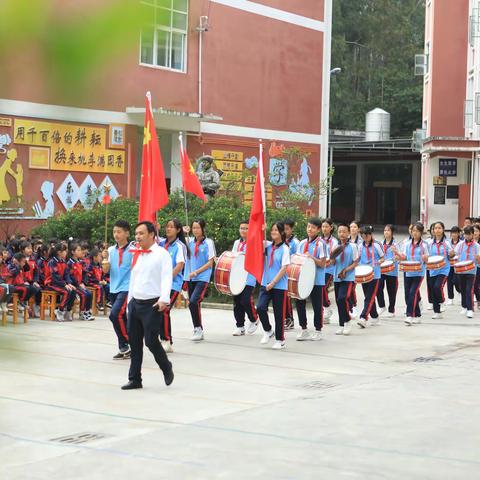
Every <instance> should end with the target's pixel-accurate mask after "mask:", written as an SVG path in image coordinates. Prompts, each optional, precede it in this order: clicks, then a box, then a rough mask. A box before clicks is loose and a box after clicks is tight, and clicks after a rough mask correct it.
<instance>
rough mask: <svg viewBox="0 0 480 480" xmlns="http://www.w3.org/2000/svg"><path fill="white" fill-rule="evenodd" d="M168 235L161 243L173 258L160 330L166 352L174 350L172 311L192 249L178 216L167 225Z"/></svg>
mask: <svg viewBox="0 0 480 480" xmlns="http://www.w3.org/2000/svg"><path fill="white" fill-rule="evenodd" d="M165 235H166V237H165V238H163V239H161V240H160V242H159V245H160V246H161V247H163V248H165V250H167V252H168V253H169V254H170V258H171V259H172V268H173V270H172V288H171V291H170V303H169V304H168V305H167V307H166V308H165V310H164V311H163V325H162V328H161V330H160V338H161V339H162V346H163V349H164V350H165V352H167V353H171V352H173V346H172V345H173V338H172V319H171V316H170V312H171V310H172V308H173V307H174V306H175V302H176V301H177V298H178V295H179V294H180V292H181V291H182V285H183V270H184V267H185V263H186V261H187V258H190V250H189V249H188V248H187V242H186V240H185V235H184V233H183V225H182V223H181V222H180V220H178V219H177V218H172V219H170V220H169V221H168V222H167V224H166V226H165Z"/></svg>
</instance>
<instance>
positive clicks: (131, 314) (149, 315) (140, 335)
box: [127, 298, 172, 382]
mask: <svg viewBox="0 0 480 480" xmlns="http://www.w3.org/2000/svg"><path fill="white" fill-rule="evenodd" d="M156 301H157V299H152V300H135V299H134V298H132V299H131V300H130V302H129V304H128V323H127V328H128V338H129V341H130V348H131V350H132V352H131V357H130V370H129V372H128V379H129V380H131V381H133V382H141V381H142V361H143V341H144V340H145V346H146V347H147V348H148V349H149V350H150V351H151V352H152V355H153V358H154V359H155V361H156V362H157V364H158V366H159V367H160V369H161V370H162V372H164V373H166V372H168V371H169V370H170V369H171V368H172V364H171V362H170V361H169V360H168V357H167V354H166V353H165V350H164V349H163V347H162V345H161V343H160V341H159V340H158V335H159V334H160V326H161V322H162V315H163V312H159V311H158V310H157V309H155V308H153V304H154V303H155V302H156Z"/></svg>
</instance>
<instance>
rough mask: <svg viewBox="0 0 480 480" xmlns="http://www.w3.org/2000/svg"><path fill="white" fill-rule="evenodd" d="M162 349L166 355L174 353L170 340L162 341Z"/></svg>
mask: <svg viewBox="0 0 480 480" xmlns="http://www.w3.org/2000/svg"><path fill="white" fill-rule="evenodd" d="M162 347H163V349H164V350H165V353H173V346H172V344H171V343H170V342H169V341H168V340H162Z"/></svg>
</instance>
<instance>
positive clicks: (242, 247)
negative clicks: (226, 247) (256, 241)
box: [238, 240, 247, 252]
mask: <svg viewBox="0 0 480 480" xmlns="http://www.w3.org/2000/svg"><path fill="white" fill-rule="evenodd" d="M246 245H247V242H246V241H245V240H240V243H239V244H238V251H239V252H244V251H245V246H246Z"/></svg>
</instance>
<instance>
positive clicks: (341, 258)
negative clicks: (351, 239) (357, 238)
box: [340, 240, 348, 264]
mask: <svg viewBox="0 0 480 480" xmlns="http://www.w3.org/2000/svg"><path fill="white" fill-rule="evenodd" d="M343 245H345V247H344V248H343V250H342V254H341V255H340V260H341V262H342V264H343V262H344V261H345V250H346V249H347V245H348V240H347V241H346V242H345V243H342V242H340V246H341V247H343Z"/></svg>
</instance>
